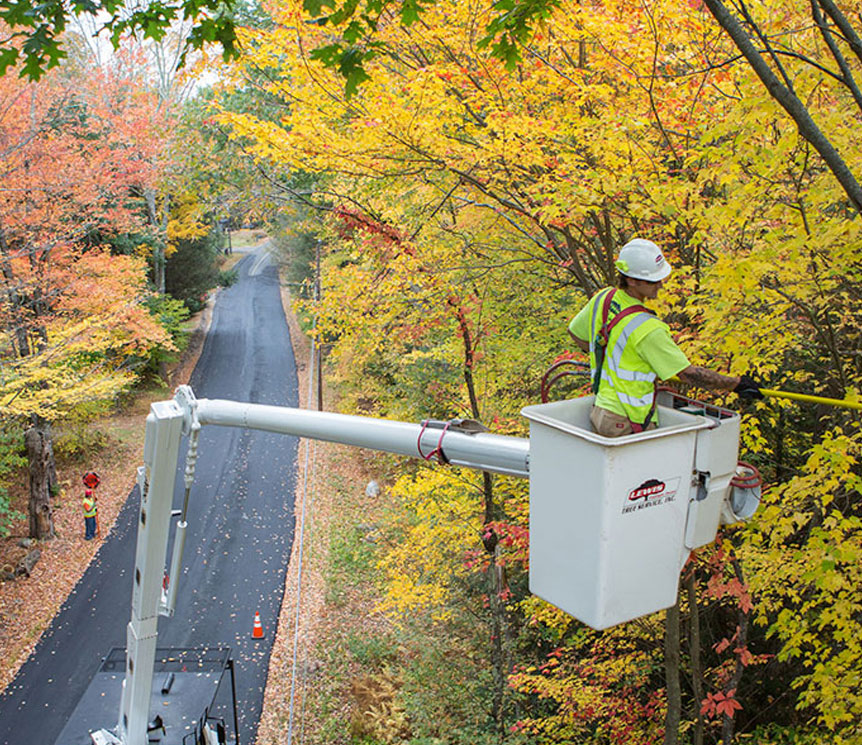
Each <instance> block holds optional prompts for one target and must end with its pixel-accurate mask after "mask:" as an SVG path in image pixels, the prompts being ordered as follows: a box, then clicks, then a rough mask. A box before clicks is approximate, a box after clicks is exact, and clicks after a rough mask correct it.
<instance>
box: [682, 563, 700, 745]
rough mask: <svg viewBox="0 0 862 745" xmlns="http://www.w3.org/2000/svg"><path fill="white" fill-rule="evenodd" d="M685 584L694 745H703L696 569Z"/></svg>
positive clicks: (690, 573)
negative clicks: (688, 624)
mask: <svg viewBox="0 0 862 745" xmlns="http://www.w3.org/2000/svg"><path fill="white" fill-rule="evenodd" d="M685 586H686V590H687V591H688V612H689V616H690V618H691V621H690V626H689V636H688V638H689V654H690V657H691V687H692V691H693V692H694V719H695V724H694V735H693V739H692V745H703V714H701V713H700V706H701V703H702V702H703V667H702V666H701V663H700V609H699V608H698V605H697V578H696V577H695V574H694V569H692V570H691V571H690V572H689V573H688V576H687V577H686V580H685Z"/></svg>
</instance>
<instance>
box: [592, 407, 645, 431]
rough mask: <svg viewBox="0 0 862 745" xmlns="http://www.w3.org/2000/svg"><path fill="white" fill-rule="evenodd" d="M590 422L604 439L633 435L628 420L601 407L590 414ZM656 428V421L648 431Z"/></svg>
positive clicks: (595, 408) (594, 408)
mask: <svg viewBox="0 0 862 745" xmlns="http://www.w3.org/2000/svg"><path fill="white" fill-rule="evenodd" d="M590 422H591V423H592V425H593V428H594V429H595V430H596V432H598V433H599V434H600V435H601V436H602V437H622V436H623V435H630V434H631V433H632V423H631V422H630V421H629V420H628V419H626V418H625V417H624V416H620V415H619V414H615V413H614V412H613V411H608V410H607V409H602V408H601V407H599V406H593V409H592V411H591V412H590ZM655 428H656V423H655V422H654V421H653V422H650V423H649V426H647V429H655Z"/></svg>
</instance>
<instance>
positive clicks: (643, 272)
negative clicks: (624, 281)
mask: <svg viewBox="0 0 862 745" xmlns="http://www.w3.org/2000/svg"><path fill="white" fill-rule="evenodd" d="M615 266H616V268H617V269H619V271H620V274H623V275H625V276H626V277H631V278H632V279H645V280H647V282H660V281H661V280H663V279H665V278H666V277H668V276H669V275H670V271H671V268H670V264H668V263H667V259H665V257H664V256H663V255H662V252H661V249H660V248H659V247H658V246H657V245H656V244H655V243H653V242H652V241H648V240H646V239H644V238H634V239H633V240H630V241H629V242H628V243H626V245H625V246H623V247H622V249H621V250H620V255H619V258H618V259H617V261H616V264H615Z"/></svg>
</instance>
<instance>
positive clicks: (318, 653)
mask: <svg viewBox="0 0 862 745" xmlns="http://www.w3.org/2000/svg"><path fill="white" fill-rule="evenodd" d="M367 465H368V464H367V463H363V462H362V456H361V455H360V454H359V453H357V452H356V451H350V450H347V449H345V448H341V449H340V452H339V454H338V456H337V457H336V456H333V455H330V457H328V458H327V459H326V461H325V462H324V463H322V464H321V466H322V469H321V470H322V474H323V475H322V477H321V478H320V479H319V486H318V489H319V491H320V492H323V493H325V494H326V495H327V497H326V498H327V500H328V501H329V502H330V503H331V504H333V505H335V506H336V509H334V510H332V512H331V515H330V518H329V521H328V522H329V524H328V527H327V528H326V529H325V530H324V531H322V534H321V535H320V539H319V540H320V541H321V542H325V551H323V552H322V554H321V556H322V559H321V564H322V565H321V567H320V574H321V577H322V581H323V585H324V587H323V597H324V606H323V609H322V612H321V614H320V618H319V620H318V622H317V623H318V631H317V634H316V643H315V644H314V645H313V647H312V649H311V650H309V654H310V655H311V656H312V657H313V659H314V660H315V662H314V663H312V665H311V666H312V667H313V668H314V670H315V672H314V674H313V675H312V676H310V677H307V679H306V691H305V695H306V697H307V698H306V719H305V723H304V732H305V740H306V742H307V743H313V744H315V745H360V744H361V745H375V744H377V743H380V744H384V743H395V742H402V741H404V739H405V737H406V736H407V735H408V734H409V727H408V722H407V717H406V713H405V712H404V710H403V708H402V707H401V705H400V704H399V702H398V698H397V694H398V690H399V689H400V687H401V681H400V679H399V677H398V675H397V674H396V672H394V671H395V670H396V668H397V666H398V660H399V657H400V655H401V647H400V645H399V642H398V638H397V634H396V632H395V630H394V629H393V628H392V626H391V624H390V622H389V621H388V620H387V619H386V618H385V617H384V616H383V615H382V614H380V613H379V612H377V611H376V610H375V607H376V605H377V604H378V602H379V600H380V579H379V569H378V566H377V564H378V560H379V558H380V554H381V550H382V546H381V544H380V543H379V530H378V526H377V520H378V518H379V517H380V516H381V515H382V511H383V509H384V503H385V496H384V495H379V496H376V497H369V496H367V495H366V494H365V492H364V485H365V483H367V480H366V479H364V478H363V476H364V473H365V468H366V467H367Z"/></svg>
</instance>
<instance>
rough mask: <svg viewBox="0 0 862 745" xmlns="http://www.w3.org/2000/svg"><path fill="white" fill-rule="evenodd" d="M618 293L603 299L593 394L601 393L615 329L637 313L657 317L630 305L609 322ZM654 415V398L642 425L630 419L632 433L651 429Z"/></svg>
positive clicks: (595, 351) (594, 344)
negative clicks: (610, 342)
mask: <svg viewBox="0 0 862 745" xmlns="http://www.w3.org/2000/svg"><path fill="white" fill-rule="evenodd" d="M616 292H617V290H616V288H614V289H612V290H608V291H607V292H606V293H605V296H604V297H603V298H602V319H601V320H602V325H601V326H600V327H599V332H598V334H597V335H596V337H595V338H594V339H593V354H594V356H595V360H596V369H595V371H594V373H593V393H598V392H599V386H600V385H601V382H602V368H603V367H604V364H605V353H606V351H607V346H608V341H609V340H610V338H611V331H613V330H614V327H615V326H616V325H617V324H618V323H619V322H620V321H622V320H623V319H624V318H627V317H628V316H632V315H634V314H635V313H648V314H649V315H651V316H654V315H655V313H653V312H652V311H651V310H650V309H649V308H646V307H645V306H643V305H630V306H629V307H628V308H623V309H622V310H621V311H620V312H619V313H617V314H616V315H615V316H614V317H613V318H611V319H610V321H609V320H608V319H609V316H610V312H611V302H612V301H613V299H614V295H615V294H616ZM654 413H655V397H653V405H652V407H651V408H650V410H649V413H648V414H647V416H646V419H645V420H644V422H643V423H642V424H640V423H638V422H633V421H632V420H631V419H629V424H630V425H631V428H632V432H643V431H644V430H646V428H647V427H649V423H650V421H651V420H652V417H653V414H654ZM626 419H628V417H626Z"/></svg>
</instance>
